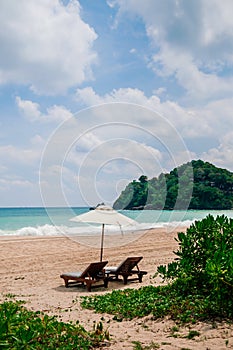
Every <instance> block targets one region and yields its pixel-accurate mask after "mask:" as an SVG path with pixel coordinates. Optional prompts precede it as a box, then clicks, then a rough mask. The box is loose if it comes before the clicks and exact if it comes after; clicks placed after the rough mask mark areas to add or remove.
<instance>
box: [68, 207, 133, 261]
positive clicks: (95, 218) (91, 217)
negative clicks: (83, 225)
mask: <svg viewBox="0 0 233 350" xmlns="http://www.w3.org/2000/svg"><path fill="white" fill-rule="evenodd" d="M70 220H71V221H76V222H89V223H96V224H102V235H101V245H100V261H102V258H103V246H104V225H119V226H120V227H121V226H124V225H136V224H137V222H136V221H134V220H133V219H130V218H128V217H127V216H125V215H122V214H120V213H118V212H117V211H116V210H114V209H113V208H111V207H109V206H106V205H99V206H97V207H96V208H95V209H94V210H90V211H89V212H87V213H84V214H81V215H78V216H75V217H74V218H72V219H70Z"/></svg>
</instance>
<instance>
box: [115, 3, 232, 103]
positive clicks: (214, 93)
mask: <svg viewBox="0 0 233 350" xmlns="http://www.w3.org/2000/svg"><path fill="white" fill-rule="evenodd" d="M114 4H115V5H116V4H117V5H118V6H119V11H118V15H117V18H118V25H119V26H120V25H121V22H120V20H119V18H120V17H121V16H124V15H125V14H130V16H132V15H133V14H135V15H136V16H140V17H141V18H142V19H143V21H144V23H145V28H146V31H147V35H148V37H149V38H150V40H151V42H152V44H153V47H154V55H153V56H152V60H151V63H150V67H151V68H152V69H153V70H154V71H155V73H156V74H159V75H165V76H172V77H175V78H176V80H177V82H178V83H179V84H180V86H182V87H183V88H184V89H185V90H186V92H187V97H188V98H189V99H190V101H191V99H192V102H194V99H195V101H196V102H197V101H199V102H200V101H201V100H211V99H215V98H216V97H218V98H223V97H226V96H232V85H233V77H232V75H229V74H228V77H226V76H224V75H223V74H222V73H223V72H224V69H225V68H226V69H228V68H229V65H231V64H232V62H233V22H232V19H231V13H232V12H233V2H232V1H231V0H224V1H218V0H213V1H211V2H210V1H209V0H190V1H181V0H178V1H169V0H164V1H160V0H147V1H146V2H142V1H140V0H127V1H125V0H115V1H113V2H111V5H112V6H113V5H114ZM152 50H153V49H152Z"/></svg>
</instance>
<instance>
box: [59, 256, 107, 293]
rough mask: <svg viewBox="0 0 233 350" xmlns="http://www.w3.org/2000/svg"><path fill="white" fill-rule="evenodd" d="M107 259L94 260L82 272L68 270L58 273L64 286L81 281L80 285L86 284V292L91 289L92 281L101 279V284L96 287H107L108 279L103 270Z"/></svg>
mask: <svg viewBox="0 0 233 350" xmlns="http://www.w3.org/2000/svg"><path fill="white" fill-rule="evenodd" d="M107 263H108V262H107V261H102V262H94V263H91V264H90V265H89V266H88V267H87V268H86V269H85V270H84V271H83V272H68V273H63V274H62V275H60V277H61V278H63V279H64V281H65V286H66V288H68V287H69V286H70V285H72V284H73V285H75V284H78V283H81V284H82V285H84V284H86V287H87V290H88V292H90V291H91V287H92V285H93V284H94V283H96V282H98V281H101V280H102V281H103V284H101V285H99V284H98V286H96V287H103V286H104V287H105V288H107V287H108V279H107V278H106V275H105V272H104V266H105V265H107ZM70 280H71V281H73V282H69V281H70Z"/></svg>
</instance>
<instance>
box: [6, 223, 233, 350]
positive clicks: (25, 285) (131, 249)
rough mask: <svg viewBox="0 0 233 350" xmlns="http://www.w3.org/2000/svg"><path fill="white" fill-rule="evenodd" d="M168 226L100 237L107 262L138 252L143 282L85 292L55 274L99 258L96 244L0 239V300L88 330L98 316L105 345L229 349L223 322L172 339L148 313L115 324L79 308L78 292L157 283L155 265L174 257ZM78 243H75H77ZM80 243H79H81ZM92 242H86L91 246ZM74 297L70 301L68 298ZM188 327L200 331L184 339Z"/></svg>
mask: <svg viewBox="0 0 233 350" xmlns="http://www.w3.org/2000/svg"><path fill="white" fill-rule="evenodd" d="M181 230H184V228H181V229H177V228H176V229H174V230H172V229H171V228H163V229H151V230H148V231H145V232H143V233H142V232H140V233H138V236H137V239H133V238H135V233H134V237H133V236H132V235H130V234H128V235H123V236H122V235H121V236H119V237H115V236H114V237H113V236H106V240H105V246H106V247H107V248H105V250H104V260H108V261H109V265H118V264H119V263H120V262H121V261H122V260H124V259H125V258H126V257H127V256H143V260H142V261H141V263H140V268H141V269H143V270H146V271H147V272H148V274H147V275H146V276H144V278H143V282H142V283H141V284H140V283H138V282H131V283H129V284H128V285H127V286H126V287H125V286H124V285H123V283H119V282H110V283H109V287H108V289H107V290H106V289H104V288H102V287H101V288H97V289H93V291H92V292H90V293H88V292H87V291H86V289H85V288H82V287H72V288H65V287H64V282H63V280H62V279H61V278H60V274H61V273H63V272H68V271H82V270H83V269H84V268H85V267H86V266H87V265H88V264H89V263H90V262H93V261H98V260H99V249H98V248H97V245H95V244H94V246H96V247H95V248H93V242H94V240H98V241H99V239H100V237H99V236H98V235H97V236H95V237H88V238H87V239H84V238H83V239H82V240H80V239H77V240H75V239H70V238H68V237H63V236H61V237H16V236H15V237H6V236H4V237H1V238H0V249H1V256H0V260H1V264H0V277H1V285H0V291H1V300H4V296H5V295H6V294H9V293H11V294H13V295H15V298H16V299H20V300H25V301H26V307H27V308H29V309H31V310H40V311H43V312H46V313H48V314H50V315H57V316H58V317H59V319H61V320H63V321H71V320H73V321H74V320H75V321H76V320H79V321H80V323H81V324H82V325H83V326H84V327H85V328H86V329H87V330H89V329H92V327H93V322H98V321H100V320H102V322H103V324H104V327H105V328H108V329H109V332H110V336H111V341H110V345H109V347H108V349H111V350H113V349H114V350H118V349H119V350H120V349H127V350H128V349H129V350H130V349H134V344H133V343H132V342H133V341H138V342H140V343H141V344H142V346H144V347H145V346H151V347H150V349H153V348H155V347H152V344H157V345H158V346H159V347H158V348H159V349H164V350H165V349H166V350H174V349H180V350H181V349H190V350H191V349H198V350H207V349H208V350H221V349H232V348H233V326H232V325H229V324H227V323H218V322H217V323H215V324H214V325H213V324H211V323H198V324H195V325H187V326H185V327H179V330H178V332H176V337H174V336H172V334H173V332H172V329H173V327H174V325H175V323H174V322H173V321H171V320H169V319H165V320H153V318H152V317H151V316H147V317H145V318H142V319H134V320H132V321H123V322H117V321H114V320H113V316H112V315H106V314H104V315H102V314H96V313H94V312H93V311H91V310H84V309H82V308H81V307H80V303H79V299H80V296H84V295H92V294H102V293H108V292H109V291H111V290H113V289H119V288H120V289H124V288H139V287H141V286H144V285H149V284H153V285H155V286H156V285H159V284H160V283H161V280H160V279H159V277H156V278H153V275H154V274H155V272H156V270H157V266H159V265H161V264H167V263H168V262H170V261H172V260H173V259H174V257H175V255H174V254H173V251H174V250H175V249H176V248H177V243H176V241H175V239H174V238H175V236H176V234H177V231H181ZM80 241H81V243H80ZM84 243H85V244H84ZM91 245H92V246H91ZM74 301H75V302H74ZM190 329H192V330H197V331H198V332H199V333H200V335H199V336H197V337H195V338H194V339H187V338H186V336H187V335H188V333H189V331H190Z"/></svg>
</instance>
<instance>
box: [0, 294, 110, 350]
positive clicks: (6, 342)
mask: <svg viewBox="0 0 233 350" xmlns="http://www.w3.org/2000/svg"><path fill="white" fill-rule="evenodd" d="M22 304H23V302H21V301H13V300H6V301H5V302H3V303H2V304H0V348H1V349H63V350H65V349H67V350H69V349H70V350H71V349H84V350H85V349H92V348H94V347H100V346H101V345H103V343H104V342H105V341H107V340H109V333H108V331H105V330H104V329H103V325H102V323H101V322H100V323H98V324H95V326H94V328H93V331H92V332H87V331H86V330H85V329H84V328H83V327H82V326H81V325H80V324H79V323H78V322H77V323H76V324H71V323H64V322H61V321H58V320H57V318H56V317H55V316H53V317H52V316H48V315H46V314H43V313H41V312H32V311H29V310H27V309H26V308H25V307H24V306H23V305H22Z"/></svg>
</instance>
